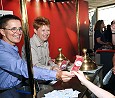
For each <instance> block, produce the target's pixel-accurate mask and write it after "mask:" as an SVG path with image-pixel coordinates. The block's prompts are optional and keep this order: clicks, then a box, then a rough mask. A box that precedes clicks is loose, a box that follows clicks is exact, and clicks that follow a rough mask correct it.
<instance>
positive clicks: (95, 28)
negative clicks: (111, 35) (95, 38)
mask: <svg viewBox="0 0 115 98" xmlns="http://www.w3.org/2000/svg"><path fill="white" fill-rule="evenodd" d="M103 22H104V21H103V20H98V21H97V22H96V24H95V27H94V31H96V30H101V24H102V23H103Z"/></svg>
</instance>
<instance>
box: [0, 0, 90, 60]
mask: <svg viewBox="0 0 115 98" xmlns="http://www.w3.org/2000/svg"><path fill="white" fill-rule="evenodd" d="M2 1H3V9H4V10H11V11H13V13H14V14H15V15H17V16H19V17H20V18H21V14H20V4H19V1H20V0H2ZM75 4H76V3H75V1H69V2H64V3H62V2H55V3H54V2H41V1H40V2H36V0H31V2H27V12H28V24H29V35H30V37H32V35H33V27H32V22H33V20H34V18H36V17H37V16H44V17H47V18H48V19H49V20H50V22H51V35H50V38H49V40H48V41H49V44H50V47H49V48H50V55H51V57H52V58H56V57H57V55H58V48H59V47H62V53H63V54H64V55H65V56H66V57H67V58H68V59H70V61H71V62H73V61H74V60H75V55H76V54H78V53H77V51H78V38H77V26H76V7H75ZM79 4H80V45H81V49H82V48H88V47H89V42H88V3H87V2H84V0H79ZM0 9H2V7H1V6H0ZM85 21H86V22H85ZM22 45H23V39H22V41H21V42H20V43H19V44H18V47H19V52H21V48H22Z"/></svg>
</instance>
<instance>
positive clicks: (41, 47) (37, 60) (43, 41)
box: [22, 17, 59, 70]
mask: <svg viewBox="0 0 115 98" xmlns="http://www.w3.org/2000/svg"><path fill="white" fill-rule="evenodd" d="M33 28H34V35H33V36H32V38H31V39H30V45H31V53H32V62H33V65H36V66H38V67H41V68H46V69H51V70H59V66H58V65H57V64H55V63H54V61H53V60H52V59H51V57H50V56H49V43H48V38H49V36H50V21H49V20H48V19H47V18H45V17H37V18H36V19H34V22H33ZM22 58H23V59H25V49H24V46H23V47H22Z"/></svg>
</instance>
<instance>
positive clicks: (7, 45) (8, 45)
mask: <svg viewBox="0 0 115 98" xmlns="http://www.w3.org/2000/svg"><path fill="white" fill-rule="evenodd" d="M0 41H1V43H2V44H3V45H4V46H5V47H6V48H8V49H11V48H12V49H13V50H15V51H17V52H18V47H17V46H13V45H10V44H9V43H7V42H5V41H4V40H1V39H0Z"/></svg>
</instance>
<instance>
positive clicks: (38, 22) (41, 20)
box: [33, 17, 50, 30]
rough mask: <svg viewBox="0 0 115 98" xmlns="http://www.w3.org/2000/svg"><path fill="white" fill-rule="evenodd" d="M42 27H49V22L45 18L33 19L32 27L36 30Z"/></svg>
mask: <svg viewBox="0 0 115 98" xmlns="http://www.w3.org/2000/svg"><path fill="white" fill-rule="evenodd" d="M43 25H47V26H50V21H49V19H47V18H45V17H37V18H36V19H34V22H33V27H34V28H35V29H36V30H37V29H38V28H40V27H41V26H43Z"/></svg>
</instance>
